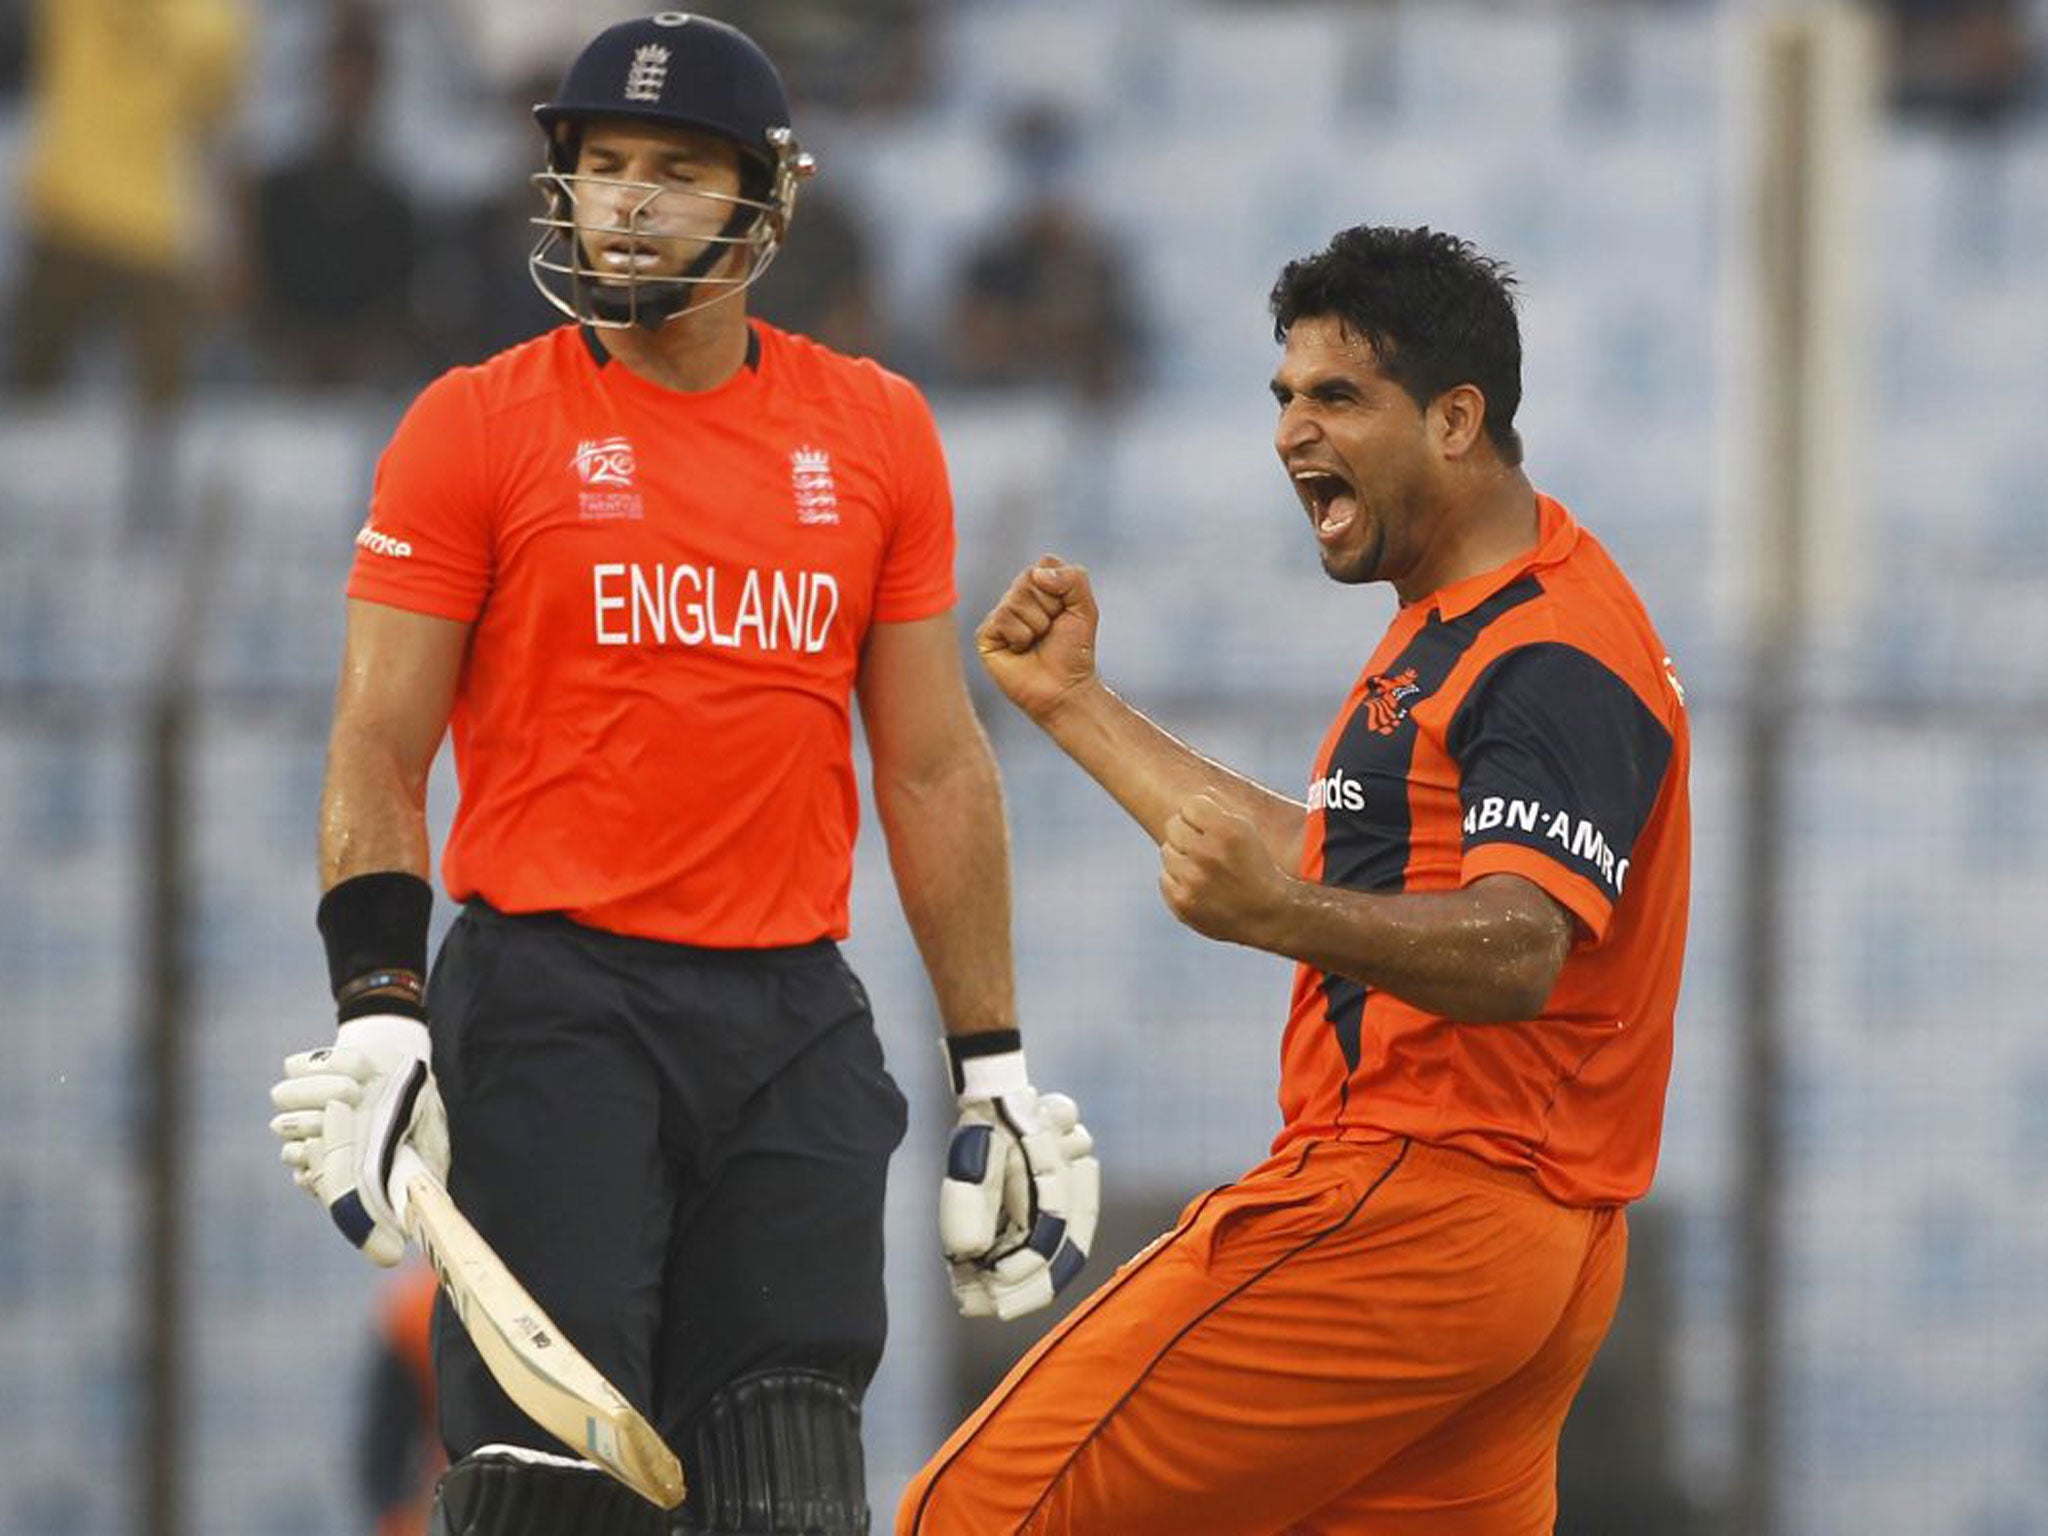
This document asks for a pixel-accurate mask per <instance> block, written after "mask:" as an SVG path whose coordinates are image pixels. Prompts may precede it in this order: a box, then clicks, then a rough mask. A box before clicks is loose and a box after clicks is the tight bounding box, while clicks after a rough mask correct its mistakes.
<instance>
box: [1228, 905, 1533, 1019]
mask: <svg viewBox="0 0 2048 1536" xmlns="http://www.w3.org/2000/svg"><path fill="white" fill-rule="evenodd" d="M1509 878H1512V877H1509ZM1529 890H1530V891H1532V892H1533V890H1534V887H1530V888H1529ZM1255 942H1257V944H1258V947H1260V948H1263V949H1270V950H1273V951H1275V952H1276V953H1280V954H1284V955H1287V956H1289V957H1291V958H1293V959H1296V960H1301V961H1304V962H1306V963H1307V964H1309V965H1312V966H1315V967H1316V968H1317V969H1319V970H1323V971H1328V972H1330V973H1332V974H1334V975H1339V976H1348V977H1351V978H1352V979H1354V980H1357V981H1361V982H1364V983H1365V984H1366V985H1367V986H1371V987H1378V988H1380V989H1382V990H1384V991H1387V992H1391V993H1392V994H1393V995H1394V996H1396V997H1398V998H1400V999H1401V1000H1402V1001H1404V1002H1408V1003H1412V1004H1414V1005H1415V1006H1416V1007H1418V1008H1421V1009H1424V1010H1426V1011H1427V1012H1430V1013H1434V1014H1438V1015H1441V1016H1442V1017H1444V1018H1449V1019H1458V1020H1462V1021H1466V1022H1470V1023H1502V1022H1507V1021H1511V1020H1516V1019H1527V1018H1532V1017H1534V1016H1535V1015H1536V1014H1537V1013H1538V1012H1540V1011H1541V1009H1542V1007H1543V1004H1544V1003H1545V1002H1546V1001H1547V1000H1548V999H1549V996H1550V991H1551V988H1552V987H1553V986H1554V985H1555V984H1556V981H1557V973H1558V970H1559V968H1560V967H1561V966H1562V965H1563V964H1564V957H1565V952H1566V950H1567V949H1568V948H1569V946H1570V942H1571V924H1570V920H1569V919H1568V918H1566V917H1565V916H1564V914H1563V912H1562V911H1561V910H1560V909H1559V908H1557V907H1556V906H1555V905H1554V904H1552V903H1550V902H1549V900H1548V898H1545V897H1542V896H1540V895H1537V896H1535V897H1534V899H1533V900H1532V899H1531V898H1530V896H1529V894H1528V893H1527V892H1514V891H1509V890H1506V889H1504V888H1503V887H1502V886H1500V885H1499V884H1497V883H1496V880H1494V879H1488V880H1482V881H1479V882H1477V883H1476V884H1474V885H1471V886H1467V887H1466V888H1465V889H1463V890H1458V891H1444V892H1434V893H1421V894H1398V895H1393V894H1390V895H1376V894H1372V893H1369V892H1364V891H1349V890H1344V889H1342V888H1341V887H1337V886H1328V885H1319V884H1316V883H1314V882H1311V881H1304V880H1290V881H1288V883H1287V886H1286V889H1285V894H1284V896H1283V898H1282V900H1281V902H1280V904H1279V907H1278V909H1277V910H1276V911H1275V912H1274V914H1273V916H1272V918H1271V920H1270V921H1269V922H1268V923H1266V924H1262V925H1261V927H1260V931H1259V932H1258V934H1257V936H1256V940H1255Z"/></svg>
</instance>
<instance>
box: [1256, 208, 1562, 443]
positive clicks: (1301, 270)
mask: <svg viewBox="0 0 2048 1536" xmlns="http://www.w3.org/2000/svg"><path fill="white" fill-rule="evenodd" d="M1514 289H1515V278H1514V274H1513V273H1512V272H1510V271H1509V270H1508V269H1507V267H1506V266H1505V265H1504V264H1502V263H1501V262H1498V261H1495V260H1493V259H1492V258H1491V257H1488V256H1484V255H1482V254H1480V252H1479V251H1478V250H1477V249H1476V248H1475V247H1474V246H1473V245H1472V243H1471V242H1470V241H1467V240H1460V239H1459V238H1458V237H1457V236H1456V235H1446V234H1442V233H1439V232H1438V231H1436V230H1432V229H1428V228H1422V229H1394V228H1390V227H1387V226H1384V225H1369V224H1361V225H1358V226H1356V227H1355V228H1352V229H1347V230H1344V231H1343V232H1342V233H1340V234H1338V235H1337V236H1336V237H1335V238H1333V239H1332V240H1331V241H1330V243H1329V245H1328V246H1327V247H1325V248H1324V249H1323V250H1320V251H1318V252H1317V253H1316V254H1315V255H1313V256H1303V257H1301V258H1300V259H1299V260H1296V261H1290V262H1289V263H1287V265H1286V266H1285V267H1283V268H1282V269H1281V271H1280V277H1279V279H1278V281H1276V282H1275V283H1274V284H1273V292H1272V295H1271V299H1270V301H1269V302H1270V304H1271V307H1272V310H1273V338H1274V340H1276V341H1281V342H1284V341H1286V339H1287V332H1288V328H1289V327H1291V326H1292V325H1293V324H1294V322H1295V321H1297V320H1300V319H1303V318H1310V319H1313V318H1316V317H1320V316H1331V317H1334V318H1336V319H1338V320H1341V321H1342V322H1343V323H1344V327H1345V329H1346V330H1348V331H1349V332H1350V333H1351V334H1352V335H1354V336H1357V337H1361V338H1363V339H1364V340H1366V341H1369V342H1371V343H1372V348H1373V351H1374V352H1375V353H1377V354H1378V357H1379V366H1380V372H1382V373H1384V374H1385V375H1386V376H1387V377H1388V378H1389V379H1392V380H1393V381H1394V382H1395V383H1396V384H1398V385H1400V386H1401V388H1402V389H1403V390H1405V391H1406V392H1407V394H1408V396H1409V397H1410V398H1411V399H1412V400H1414V401H1415V403H1416V404H1417V405H1418V406H1426V405H1428V404H1429V402H1430V401H1432V400H1434V399H1435V398H1436V397H1437V396H1438V395H1440V394H1442V393H1443V392H1444V391H1445V390H1447V389H1451V388H1454V387H1455V386H1457V385H1459V384H1470V385H1472V386H1473V387H1474V388H1475V389H1477V390H1478V391H1479V392H1480V394H1482V395H1484V396H1485V397H1486V435H1487V436H1488V437H1489V438H1491V439H1492V440H1493V445H1494V447H1495V449H1496V450H1498V452H1499V453H1500V456H1501V458H1502V459H1504V460H1505V461H1506V462H1507V463H1509V464H1519V463H1521V462H1522V437H1521V434H1520V433H1518V432H1517V431H1516V430H1515V411H1516V409H1517V408H1518V407H1519V406H1520V405H1521V403H1522V333H1521V329H1520V327H1519V326H1518V325H1517V324H1516V322H1515V293H1514Z"/></svg>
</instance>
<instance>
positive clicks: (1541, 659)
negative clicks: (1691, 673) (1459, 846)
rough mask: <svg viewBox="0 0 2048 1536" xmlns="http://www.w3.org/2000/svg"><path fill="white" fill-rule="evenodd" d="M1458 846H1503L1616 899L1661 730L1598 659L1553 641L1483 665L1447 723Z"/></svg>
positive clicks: (1664, 743) (1654, 772)
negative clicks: (1461, 840) (1460, 822)
mask: <svg viewBox="0 0 2048 1536" xmlns="http://www.w3.org/2000/svg"><path fill="white" fill-rule="evenodd" d="M1446 744H1447V745H1448V746H1449V748H1450V752H1451V756H1452V757H1453V758H1454V759H1456V761H1457V764H1458V772H1459V797H1460V800H1461V802H1462V804H1463V807H1464V812H1465V823H1464V825H1465V849H1466V851H1467V852H1468V853H1469V852H1470V851H1471V850H1472V849H1474V848H1478V847H1482V846H1485V845H1487V844H1493V843H1513V844H1516V845H1519V846H1521V847H1524V848H1528V849H1531V850H1533V851H1534V852H1537V853H1540V854H1543V855H1544V856H1545V857H1547V858H1549V859H1551V860H1553V861H1555V862H1556V863H1558V864H1560V865H1562V866H1563V867H1564V868H1566V869H1570V870H1574V871H1576V872H1577V873H1579V874H1580V875H1583V876H1584V877H1585V878H1586V879H1588V880H1590V881H1592V882H1593V884H1595V885H1596V886H1598V887H1599V888H1600V889H1601V890H1603V891H1605V892H1606V893H1607V895H1608V897H1609V899H1610V900H1611V899H1613V898H1614V897H1617V896H1619V895H1620V894H1621V889H1622V883H1623V881H1624V880H1625V879H1626V878H1627V872H1628V859H1629V854H1630V852H1631V850H1632V849H1633V848H1634V847H1635V840H1636V837H1637V836H1638V834H1640V833H1641V832H1642V830H1643V824H1644V823H1645V822H1646V821H1648V820H1649V819H1650V812H1651V810H1652V809H1653V808H1654V807H1655V805H1656V803H1657V793H1658V791H1659V789H1661V788H1662V786H1663V783H1664V773H1665V770H1666V768H1668V767H1669V765H1670V762H1671V749H1672V740H1671V732H1670V731H1669V730H1668V729H1666V727H1665V725H1664V723H1663V722H1662V721H1661V720H1659V719H1658V718H1657V717H1656V715H1654V714H1653V713H1652V712H1651V711H1650V709H1649V708H1648V706H1646V705H1645V704H1644V703H1643V701H1642V700H1641V699H1639V698H1638V697H1636V693H1635V690H1634V689H1632V688H1630V687H1629V685H1628V684H1627V683H1625V682H1623V681H1622V680H1621V679H1620V678H1619V677H1617V676H1616V675H1615V674H1614V673H1613V672H1611V671H1609V670H1608V669H1607V667H1606V666H1604V665H1603V664H1602V663H1601V662H1599V661H1597V660H1595V659H1594V658H1593V657H1592V656H1590V655H1588V654H1587V653H1586V652H1584V651H1582V650H1579V649H1578V648H1577V647H1575V646H1570V645H1565V644H1561V643H1558V642H1554V641H1551V642H1543V643H1539V644H1535V645H1526V646H1522V647H1519V648H1518V649H1516V650H1512V651H1509V652H1507V653H1506V654H1505V655H1503V656H1501V657H1499V658H1498V659H1497V660H1495V661H1493V662H1492V663H1490V664H1489V665H1488V667H1487V668H1486V670H1485V672H1483V673H1482V674H1481V675H1480V676H1479V678H1478V680H1477V681H1476V682H1474V683H1473V685H1472V687H1471V688H1470V690H1469V691H1468V692H1467V693H1466V695H1465V698H1464V700H1463V701H1462V702H1461V703H1460V704H1459V706H1458V711H1457V713H1456V714H1455V715H1454V716H1453V717H1452V720H1451V725H1450V731H1449V733H1448V736H1447V743H1446Z"/></svg>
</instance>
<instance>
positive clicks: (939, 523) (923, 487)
mask: <svg viewBox="0 0 2048 1536" xmlns="http://www.w3.org/2000/svg"><path fill="white" fill-rule="evenodd" d="M889 390H890V400H889V406H890V410H889V432H890V439H891V441H890V458H891V461H892V463H893V465H894V468H895V485H894V491H895V508H894V511H895V518H894V521H893V522H892V524H891V525H890V531H889V547H888V549H887V550H886V551H885V552H884V553H883V556H882V571H881V575H880V577H879V578H878V579H877V581H876V585H875V615H874V616H875V619H876V622H878V623H883V624H900V623H906V622H908V621H910V620H912V619H926V618H930V617H931V616H932V615H933V614H935V613H943V612H944V611H945V610H946V609H948V608H950V607H952V606H953V603H954V600H955V597H956V596H957V592H956V589H955V587H954V584H953V492H952V488H951V486H950V485H949V484H948V483H947V477H946V457H945V453H944V451H943V450H942V449H941V448H940V446H939V428H938V424H937V423H936V422H934V421H933V420H932V412H931V407H930V406H929V405H927V404H926V403H925V399H924V396H923V395H921V394H919V393H918V391H917V390H916V389H915V388H914V387H913V386H912V385H911V384H909V383H908V382H907V381H905V380H902V379H898V378H895V377H893V376H892V377H891V378H890V379H889Z"/></svg>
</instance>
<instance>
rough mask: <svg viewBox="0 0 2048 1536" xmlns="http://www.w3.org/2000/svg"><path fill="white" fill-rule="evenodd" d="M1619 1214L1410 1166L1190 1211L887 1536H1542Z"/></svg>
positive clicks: (1612, 1270)
mask: <svg viewBox="0 0 2048 1536" xmlns="http://www.w3.org/2000/svg"><path fill="white" fill-rule="evenodd" d="M1627 1244H1628V1238H1627V1224H1626V1221H1625V1219H1624V1218H1623V1216H1622V1213H1621V1212H1620V1211H1619V1210H1617V1209H1603V1210H1586V1209H1578V1208H1574V1207H1571V1206H1564V1205H1559V1204H1557V1203H1556V1202H1555V1201H1553V1200H1551V1199H1550V1198H1549V1197H1548V1196H1547V1195H1545V1194H1544V1193H1543V1192H1542V1191H1541V1190H1540V1189H1539V1188H1538V1187H1537V1186H1536V1184H1535V1183H1534V1182H1533V1180H1531V1179H1529V1178H1527V1177H1526V1176H1524V1175H1522V1174H1519V1173H1515V1172H1511V1171H1509V1170H1506V1169H1500V1168H1495V1167H1492V1166H1491V1165H1489V1164H1486V1163H1483V1162H1480V1161H1479V1160H1478V1159H1476V1158H1473V1157H1471V1156H1468V1155H1467V1154H1465V1153H1462V1152H1457V1151H1452V1150H1449V1149H1445V1148H1441V1147H1432V1146H1428V1145H1425V1144H1423V1143H1421V1142H1416V1141H1408V1140H1390V1141H1377V1142H1341V1141H1321V1142H1311V1143H1309V1144H1308V1145H1307V1146H1306V1147H1290V1148H1288V1149H1287V1150H1286V1151H1285V1152H1284V1153H1282V1154H1280V1155H1278V1156H1276V1157H1274V1158H1271V1159H1269V1160H1268V1161H1266V1162H1265V1163H1263V1164H1261V1165H1260V1166H1259V1167H1257V1168H1254V1169H1253V1170H1252V1171H1251V1172H1250V1173H1248V1174H1246V1175H1245V1177H1244V1178H1243V1179H1241V1180H1239V1181H1238V1182H1237V1183H1235V1184H1230V1185H1226V1186H1225V1187H1224V1188H1222V1189H1219V1190H1213V1191H1211V1192H1210V1193H1209V1194H1207V1195H1204V1196H1203V1197H1202V1198H1200V1199H1199V1200H1197V1201H1195V1202H1194V1203H1193V1204H1192V1205H1190V1206H1189V1207H1188V1209H1187V1211H1186V1212H1185V1213H1184V1214H1183V1215H1182V1217H1181V1221H1180V1224H1179V1226H1177V1227H1176V1228H1175V1229H1174V1230H1173V1231H1172V1232H1170V1233H1168V1234H1167V1235H1166V1236H1165V1237H1162V1238H1161V1239H1159V1240H1158V1241H1157V1242H1155V1243H1153V1244H1152V1246H1151V1247H1149V1248H1147V1249H1145V1250H1144V1251H1143V1252H1141V1253H1139V1254H1138V1255H1137V1257H1135V1258H1134V1259H1132V1260H1131V1261H1130V1262H1129V1263H1128V1264H1126V1265H1124V1266H1123V1267H1122V1268H1121V1269H1119V1270H1118V1271H1117V1273H1116V1274H1115V1276H1113V1277H1112V1278H1111V1279H1110V1280H1109V1282H1108V1283H1106V1284H1105V1285H1104V1286H1103V1287H1102V1288H1101V1289H1100V1290H1098V1291H1097V1292H1096V1293H1095V1294H1094V1295H1093V1296H1091V1297H1090V1298H1089V1299H1088V1300H1087V1301H1086V1302H1085V1303H1084V1304H1083V1305H1082V1306H1081V1307H1079V1308H1078V1309H1076V1311H1075V1312H1074V1313H1073V1315H1072V1316H1070V1317H1069V1318H1067V1319H1066V1321H1065V1322H1063V1323H1062V1324H1061V1325H1060V1326H1059V1327H1058V1328H1057V1329H1055V1330H1054V1331H1053V1332H1051V1333H1049V1334H1048V1335H1047V1336H1046V1337H1045V1338H1044V1339H1043V1340H1041V1341H1040V1342H1039V1344H1038V1346H1037V1347H1036V1348H1035V1349H1033V1350H1032V1351H1031V1352H1030V1353H1029V1354H1027V1355H1025V1357H1024V1358H1023V1359H1022V1360H1020V1361H1019V1362H1018V1363H1017V1365H1016V1367H1015V1368H1014V1369H1013V1370H1012V1371H1011V1372H1010V1374H1009V1375H1008V1376H1007V1377H1005V1378H1004V1380H1003V1382H1002V1384H1001V1385H1000V1386H998V1387H997V1388H996V1390H995V1391H994V1392H993V1393H992V1394H990V1396H989V1398H988V1400H987V1401H986V1402H984V1403H983V1404H982V1405H981V1406H980V1407H979V1408H978V1409H976V1410H975V1412H974V1414H973V1415H972V1416H971V1417H970V1418H969V1419H968V1420H967V1422H966V1423H964V1424H963V1425H961V1426H960V1428H959V1429H958V1430H957V1431H956V1432H955V1433H954V1434H953V1436H952V1438H951V1439H949V1440H948V1441H947V1442H946V1443H945V1445H944V1446H942V1447H940V1449H939V1452H938V1454H937V1455H936V1456H934V1457H933V1458H932V1460H931V1462H930V1463H929V1464H928V1465H927V1466H926V1467H925V1468H924V1470H923V1471H922V1472H920V1473H919V1474H918V1476H917V1477H916V1478H915V1479H914V1480H913V1481H912V1482H911V1485H910V1487H909V1489H908V1490H907V1491H906V1492H905V1494H904V1497H903V1504H902V1507H901V1509H900V1511H899V1512H898V1515H897V1521H896V1530H897V1533H898V1536H1008V1533H1013V1532H1016V1533H1023V1532H1028V1533H1031V1536H1154V1533H1157V1536H1201V1533H1211V1536H1273V1533H1291V1536H1348V1533H1359V1536H1365V1533H1370V1536H1547V1533H1548V1532H1549V1531H1550V1530H1551V1528H1552V1525H1553V1523H1554V1521H1555V1519H1556V1514H1557V1486H1556V1485H1557V1440H1558V1434H1559V1432H1560V1431H1561V1430H1562V1428H1563V1426H1564V1417H1565V1412H1566V1410H1567V1409H1568V1408H1569V1407H1570V1406H1571V1400H1572V1396H1573V1394H1574V1393H1576V1392H1577V1391H1578V1388H1579V1383H1580V1381H1581V1380H1583V1379H1584V1377H1585V1374H1586V1368H1587V1366H1588V1365H1590V1364H1591V1363H1592V1359H1593V1355H1594V1352H1595V1351H1596V1350H1598V1348H1599V1347H1600V1341H1601V1339H1602V1338H1603V1337H1605V1335H1606V1332H1607V1325H1608V1323H1609V1321H1610V1320H1611V1319H1612V1317H1613V1315H1614V1308H1615V1304H1616V1303H1617V1302H1618V1301H1619V1299H1620V1296H1621V1277H1622V1270H1623V1267H1624V1264H1625V1257H1626V1251H1627Z"/></svg>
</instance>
